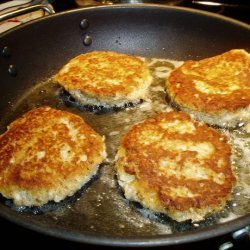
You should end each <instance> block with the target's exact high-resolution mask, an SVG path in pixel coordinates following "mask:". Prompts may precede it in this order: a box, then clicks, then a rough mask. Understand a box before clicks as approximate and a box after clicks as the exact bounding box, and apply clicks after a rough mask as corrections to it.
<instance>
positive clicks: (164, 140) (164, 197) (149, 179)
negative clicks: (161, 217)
mask: <svg viewBox="0 0 250 250" xmlns="http://www.w3.org/2000/svg"><path fill="white" fill-rule="evenodd" d="M230 156H231V148H230V146H229V144H228V143H227V137H226V136H225V135H223V134H221V133H220V132H219V131H217V130H215V129H213V128H210V127H208V126H207V125H206V124H204V123H203V122H197V121H193V120H191V118H190V116H189V115H188V114H185V113H183V112H168V113H161V114H158V115H157V116H155V117H154V118H151V119H148V120H145V121H143V122H141V123H138V124H136V125H134V126H133V127H132V128H131V129H130V131H128V133H127V134H126V135H125V136H124V137H123V139H122V140H121V143H120V147H119V149H118V153H117V156H116V160H117V161H116V164H115V169H116V172H117V179H118V183H119V185H120V186H121V187H122V189H123V191H124V195H125V197H126V198H127V199H129V200H132V201H137V202H139V203H141V204H142V205H143V206H144V207H145V208H148V209H151V210H152V211H153V212H157V213H158V212H160V213H164V214H167V215H168V216H170V217H171V218H172V219H174V220H176V221H185V220H189V219H191V220H192V221H199V220H202V219H204V217H205V216H206V215H207V214H209V213H214V212H218V211H220V210H221V209H222V208H223V207H224V206H225V204H226V202H227V201H228V200H230V198H231V190H232V187H233V185H234V182H235V176H234V174H233V171H232V169H231V162H230Z"/></svg>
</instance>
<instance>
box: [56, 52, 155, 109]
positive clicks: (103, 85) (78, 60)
mask: <svg viewBox="0 0 250 250" xmlns="http://www.w3.org/2000/svg"><path fill="white" fill-rule="evenodd" d="M152 79H153V78H152V76H151V74H150V71H149V69H148V67H147V65H146V63H145V62H144V60H143V59H141V58H139V57H136V56H132V55H127V54H122V53H117V52H112V51H93V52H89V53H86V54H81V55H79V56H77V57H75V58H73V59H72V60H70V61H69V62H68V63H67V64H66V65H64V66H63V67H62V69H61V70H60V71H59V72H58V74H57V75H56V76H55V81H56V82H58V83H59V84H60V85H61V86H63V88H64V89H65V90H66V91H68V92H69V93H70V94H71V95H72V96H73V97H74V98H75V99H76V100H77V101H78V102H79V103H81V104H82V105H94V106H97V105H99V106H104V107H107V108H108V107H110V108H111V107H114V106H116V107H123V106H124V105H125V104H126V103H138V102H140V100H141V99H145V98H146V97H147V94H148V88H149V85H150V84H151V82H152Z"/></svg>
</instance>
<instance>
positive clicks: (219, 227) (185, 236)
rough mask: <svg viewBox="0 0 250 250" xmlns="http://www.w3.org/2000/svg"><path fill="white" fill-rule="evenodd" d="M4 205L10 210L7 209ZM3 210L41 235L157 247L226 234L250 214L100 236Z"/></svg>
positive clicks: (5, 215) (246, 222)
mask: <svg viewBox="0 0 250 250" xmlns="http://www.w3.org/2000/svg"><path fill="white" fill-rule="evenodd" d="M7 209H8V210H9V211H7ZM5 210H6V211H2V210H1V209H0V215H1V216H2V217H3V218H5V219H7V220H9V221H11V222H13V223H15V224H17V225H19V226H22V227H24V228H27V229H30V230H33V231H36V232H39V233H41V234H44V235H48V236H51V237H56V238H59V239H64V240H70V241H73V242H78V243H88V244H94V245H103V246H118V247H126V246H127V247H128V246H129V247H144V246H150V247H156V246H169V245H177V244H184V243H191V242H192V243H193V242H198V241H202V240H207V239H210V238H214V237H218V236H221V235H225V234H228V233H233V232H234V231H237V230H239V229H242V228H244V227H246V226H248V225H250V215H244V216H242V217H239V218H237V219H235V220H232V221H227V222H225V223H222V224H216V225H212V226H208V227H205V228H201V229H199V228H197V230H199V231H196V230H193V231H187V232H180V233H177V234H176V233H175V234H169V235H168V234H163V235H155V236H141V237H138V236H137V237H133V236H126V237H114V236H111V237H110V236H101V235H95V234H89V233H80V232H77V231H73V230H71V231H70V232H69V231H67V230H66V229H62V228H57V227H53V228H52V227H48V226H45V225H41V224H39V223H37V222H34V221H31V222H30V221H29V220H27V219H23V218H21V217H16V216H12V215H11V214H10V213H13V214H14V212H15V211H12V210H10V209H9V208H7V207H5Z"/></svg>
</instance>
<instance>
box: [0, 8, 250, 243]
mask: <svg viewBox="0 0 250 250" xmlns="http://www.w3.org/2000/svg"><path fill="white" fill-rule="evenodd" d="M110 8H111V9H115V8H119V9H123V8H133V9H135V8H145V9H146V8H150V9H152V8H153V9H172V10H176V11H181V12H186V13H187V12H188V13H193V14H198V15H203V16H204V15H205V16H209V17H212V18H216V19H219V20H224V21H226V22H230V23H231V24H235V25H237V26H241V27H244V28H245V29H248V30H249V31H250V25H248V24H246V23H243V22H240V21H237V20H235V19H232V18H229V17H224V16H220V15H219V14H214V13H210V12H207V11H202V10H193V9H189V8H185V7H176V6H164V5H160V4H136V5H133V4H116V5H112V6H97V7H86V8H79V9H74V10H70V11H65V12H61V13H58V14H54V15H51V16H47V17H44V18H41V19H37V20H34V21H31V22H29V23H26V24H23V25H21V26H18V27H16V28H14V29H11V30H9V31H6V32H4V33H3V34H1V35H0V37H2V36H5V35H7V34H8V33H10V32H15V31H16V30H19V29H22V28H23V27H25V26H29V25H32V24H33V23H36V22H41V21H44V20H46V19H50V18H55V17H59V16H62V15H65V14H70V13H74V12H85V11H88V10H94V9H98V10H99V9H110ZM15 215H16V212H15V211H12V210H11V209H9V208H8V207H4V209H1V207H0V216H2V217H3V218H5V219H7V220H9V221H11V222H13V223H16V224H18V225H20V226H23V227H25V228H28V229H31V230H34V231H36V232H39V233H43V234H45V235H49V236H53V237H58V238H61V239H67V240H71V241H75V242H81V243H91V244H96V245H106V246H137V247H139V246H142V247H143V246H167V245H176V244H182V243H190V242H195V241H200V240H205V239H209V238H213V237H216V236H221V235H224V234H227V233H230V232H233V231H235V230H238V229H240V228H243V227H245V226H247V225H249V224H250V215H245V216H242V217H239V218H237V219H235V220H232V221H227V222H225V223H222V224H217V225H213V226H208V227H206V228H203V229H199V231H189V232H183V233H178V234H177V235H175V234H170V235H157V236H144V237H136V238H135V237H128V236H127V237H110V236H97V235H91V234H88V233H80V232H77V231H71V232H68V231H67V230H66V229H62V228H54V227H53V228H48V227H46V226H45V225H42V224H40V223H38V222H34V221H29V220H26V219H23V218H22V217H21V216H20V217H18V216H15Z"/></svg>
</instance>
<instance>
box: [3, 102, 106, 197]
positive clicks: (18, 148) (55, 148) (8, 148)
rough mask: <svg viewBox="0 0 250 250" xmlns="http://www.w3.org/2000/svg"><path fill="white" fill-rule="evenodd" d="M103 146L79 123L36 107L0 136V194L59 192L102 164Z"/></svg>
mask: <svg viewBox="0 0 250 250" xmlns="http://www.w3.org/2000/svg"><path fill="white" fill-rule="evenodd" d="M104 150H105V148H104V142H103V138H102V137H101V136H100V135H98V134H97V133H96V132H95V131H94V130H93V129H92V128H91V127H90V126H89V125H87V124H86V123H85V122H84V121H83V119H82V118H81V117H79V116H77V115H74V114H71V113H69V112H66V111H60V110H56V109H53V108H50V107H47V106H44V107H39V108H36V109H33V110H31V111H29V112H28V113H26V114H24V115H23V116H22V117H21V118H19V119H17V120H16V121H14V122H12V123H11V124H10V126H9V129H8V130H7V131H6V132H5V133H4V134H2V135H1V136H0V192H1V193H3V195H5V194H6V196H11V193H12V192H15V191H17V192H18V191H19V190H26V191H31V192H34V196H35V193H36V192H37V193H39V192H40V191H41V190H47V191H48V192H49V191H50V190H52V189H55V190H60V189H61V188H63V186H65V185H66V183H67V182H68V181H69V182H70V181H73V180H74V179H75V178H78V177H80V178H82V176H86V175H88V174H89V173H91V170H92V168H93V167H96V165H98V164H100V163H101V162H102V160H103V151H104Z"/></svg>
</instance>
